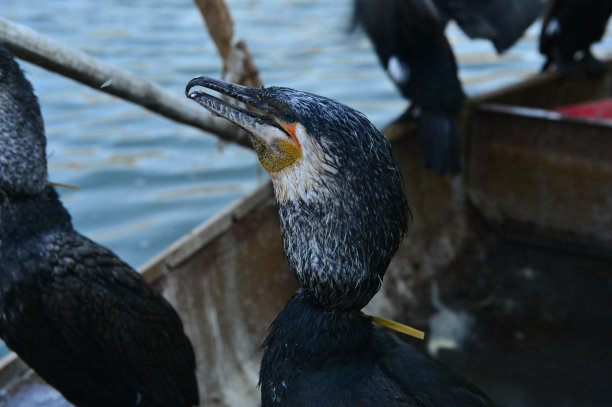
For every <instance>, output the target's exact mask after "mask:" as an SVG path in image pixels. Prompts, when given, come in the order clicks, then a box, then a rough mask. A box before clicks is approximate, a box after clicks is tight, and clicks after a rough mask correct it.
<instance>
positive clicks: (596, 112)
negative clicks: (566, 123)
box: [551, 98, 612, 119]
mask: <svg viewBox="0 0 612 407" xmlns="http://www.w3.org/2000/svg"><path fill="white" fill-rule="evenodd" d="M551 110H553V111H555V112H559V113H563V114H568V115H571V116H588V117H599V118H603V119H612V98H608V99H599V100H592V101H590V102H585V103H579V104H576V105H569V106H561V107H556V108H554V109H551Z"/></svg>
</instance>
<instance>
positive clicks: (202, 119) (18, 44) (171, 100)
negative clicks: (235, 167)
mask: <svg viewBox="0 0 612 407" xmlns="http://www.w3.org/2000/svg"><path fill="white" fill-rule="evenodd" d="M0 41H1V42H2V43H4V45H6V46H7V47H8V48H9V49H10V50H11V51H13V53H14V54H15V55H16V56H17V57H19V58H21V59H24V60H26V61H29V62H32V63H34V64H36V65H38V66H41V67H43V68H45V69H48V70H50V71H53V72H57V73H59V74H61V75H64V76H67V77H69V78H72V79H74V80H76V81H78V82H81V83H83V84H85V85H87V86H90V87H92V88H94V89H97V90H101V91H103V92H106V93H109V94H111V95H115V96H117V97H120V98H122V99H126V100H129V101H131V102H133V103H136V104H138V105H140V106H143V107H144V108H146V109H149V110H151V111H153V112H155V113H159V114H160V115H162V116H165V117H168V118H170V119H172V120H176V121H178V122H181V123H185V124H189V125H191V126H194V127H197V128H199V129H202V130H204V131H207V132H210V133H214V134H215V135H217V136H219V137H220V138H222V139H224V140H227V141H230V142H234V143H238V144H240V145H243V146H246V147H249V148H252V146H251V143H250V141H249V138H248V135H247V134H246V132H245V131H243V130H241V129H240V128H239V127H237V126H235V125H233V124H231V123H229V122H228V121H227V120H224V119H220V118H215V117H213V116H212V115H210V114H209V113H208V112H207V111H205V110H204V109H202V108H201V107H199V106H198V105H196V104H195V103H193V102H192V101H190V100H188V99H186V98H185V96H184V95H183V93H182V92H181V93H178V94H175V93H173V92H170V91H168V90H166V89H164V88H162V87H161V86H159V85H158V84H156V83H154V82H152V81H149V80H147V79H144V78H140V77H138V76H136V75H134V74H132V73H130V72H128V71H125V70H123V69H121V68H118V67H115V66H112V65H110V64H108V63H106V62H104V61H101V60H99V59H97V58H94V57H92V56H89V55H87V54H85V53H84V52H82V51H79V50H76V49H71V48H69V47H67V46H65V45H63V44H60V43H59V42H57V41H55V40H53V39H51V38H49V37H46V36H44V35H42V34H40V33H39V32H37V31H34V30H32V29H30V28H28V27H25V26H23V25H20V24H16V23H13V22H11V21H8V20H6V19H4V18H2V17H0ZM187 79H189V78H187ZM186 81H187V80H186Z"/></svg>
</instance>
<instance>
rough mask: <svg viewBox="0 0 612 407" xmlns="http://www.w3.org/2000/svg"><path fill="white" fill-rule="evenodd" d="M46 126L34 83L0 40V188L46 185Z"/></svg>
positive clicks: (12, 190)
mask: <svg viewBox="0 0 612 407" xmlns="http://www.w3.org/2000/svg"><path fill="white" fill-rule="evenodd" d="M45 145H46V139H45V130H44V126H43V119H42V116H41V114H40V107H39V105H38V100H37V99H36V96H35V95H34V90H33V89H32V85H31V84H30V82H28V80H27V79H26V78H25V76H24V74H23V72H22V71H21V69H20V68H19V65H17V62H16V61H15V59H14V56H13V54H11V52H10V51H9V50H8V49H7V48H6V47H4V45H2V44H0V189H1V190H3V191H4V192H5V193H8V194H35V193H38V192H40V191H42V190H43V188H44V187H45V186H46V185H47V160H46V156H45Z"/></svg>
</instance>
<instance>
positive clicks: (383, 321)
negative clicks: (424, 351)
mask: <svg viewBox="0 0 612 407" xmlns="http://www.w3.org/2000/svg"><path fill="white" fill-rule="evenodd" d="M366 317H367V318H370V319H371V320H372V321H373V322H376V323H377V324H379V325H382V326H386V327H387V328H391V329H393V330H394V331H397V332H401V333H403V334H406V335H410V336H413V337H415V338H417V339H424V338H425V332H423V331H419V330H418V329H415V328H412V327H410V326H408V325H404V324H400V323H399V322H395V321H391V320H390V319H387V318H383V317H375V316H373V315H366Z"/></svg>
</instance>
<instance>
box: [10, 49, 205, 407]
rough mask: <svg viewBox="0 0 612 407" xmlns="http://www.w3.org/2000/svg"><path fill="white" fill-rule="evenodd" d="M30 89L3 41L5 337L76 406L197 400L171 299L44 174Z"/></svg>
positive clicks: (179, 404) (189, 352)
mask: <svg viewBox="0 0 612 407" xmlns="http://www.w3.org/2000/svg"><path fill="white" fill-rule="evenodd" d="M45 145H46V138H45V133H44V127H43V120H42V116H41V113H40V107H39V105H38V101H37V98H36V96H35V95H34V92H33V89H32V86H31V85H30V83H29V82H28V80H27V79H26V78H25V76H24V75H23V72H22V71H21V69H20V68H19V66H18V64H17V62H16V61H15V60H14V57H13V55H12V54H11V53H10V52H9V51H8V50H7V49H6V48H5V47H4V46H3V45H2V44H0V307H1V312H0V335H1V336H2V339H3V340H4V341H5V342H6V344H7V346H8V347H9V348H10V349H12V350H13V351H15V352H16V353H17V354H18V355H19V356H20V357H21V358H22V359H23V360H24V361H25V362H26V363H27V364H28V365H30V366H31V367H32V368H33V369H34V370H35V371H36V372H37V373H38V374H39V375H40V376H41V377H42V378H43V379H45V380H46V381H47V382H48V383H49V384H50V385H52V386H53V387H55V388H57V389H58V390H59V391H60V392H61V393H62V394H63V395H64V396H65V398H66V399H67V400H68V401H70V402H71V403H73V404H75V405H76V406H100V407H102V406H105V407H109V406H156V407H162V406H163V407H168V406H176V407H187V406H193V405H197V404H198V403H199V400H198V399H199V396H198V388H197V382H196V377H195V357H194V353H193V348H192V346H191V343H190V341H189V339H188V338H187V336H186V335H185V333H184V332H183V325H182V323H181V320H180V318H179V316H178V314H177V313H176V311H175V310H174V309H173V308H172V306H171V305H170V304H169V303H168V302H167V301H166V300H165V299H164V298H163V297H162V296H161V295H160V293H159V292H157V291H156V290H155V289H154V288H153V287H152V286H151V285H149V283H147V281H146V280H145V279H144V278H143V277H142V276H140V274H138V273H137V272H136V271H135V270H134V269H132V268H131V267H130V266H128V265H127V264H126V263H124V262H123V261H122V260H121V259H119V258H118V257H117V256H116V255H115V254H114V253H112V252H111V251H110V250H108V249H106V248H104V247H102V246H100V245H98V244H96V243H95V242H93V241H91V240H89V239H87V238H86V237H84V236H82V235H80V234H79V233H77V232H76V231H75V230H74V229H73V228H72V224H71V220H70V215H69V214H68V212H67V211H66V209H65V208H64V207H63V205H62V203H61V201H60V200H59V198H58V194H57V192H56V191H55V189H54V188H53V187H52V186H50V185H48V182H47V165H46V156H45Z"/></svg>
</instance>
